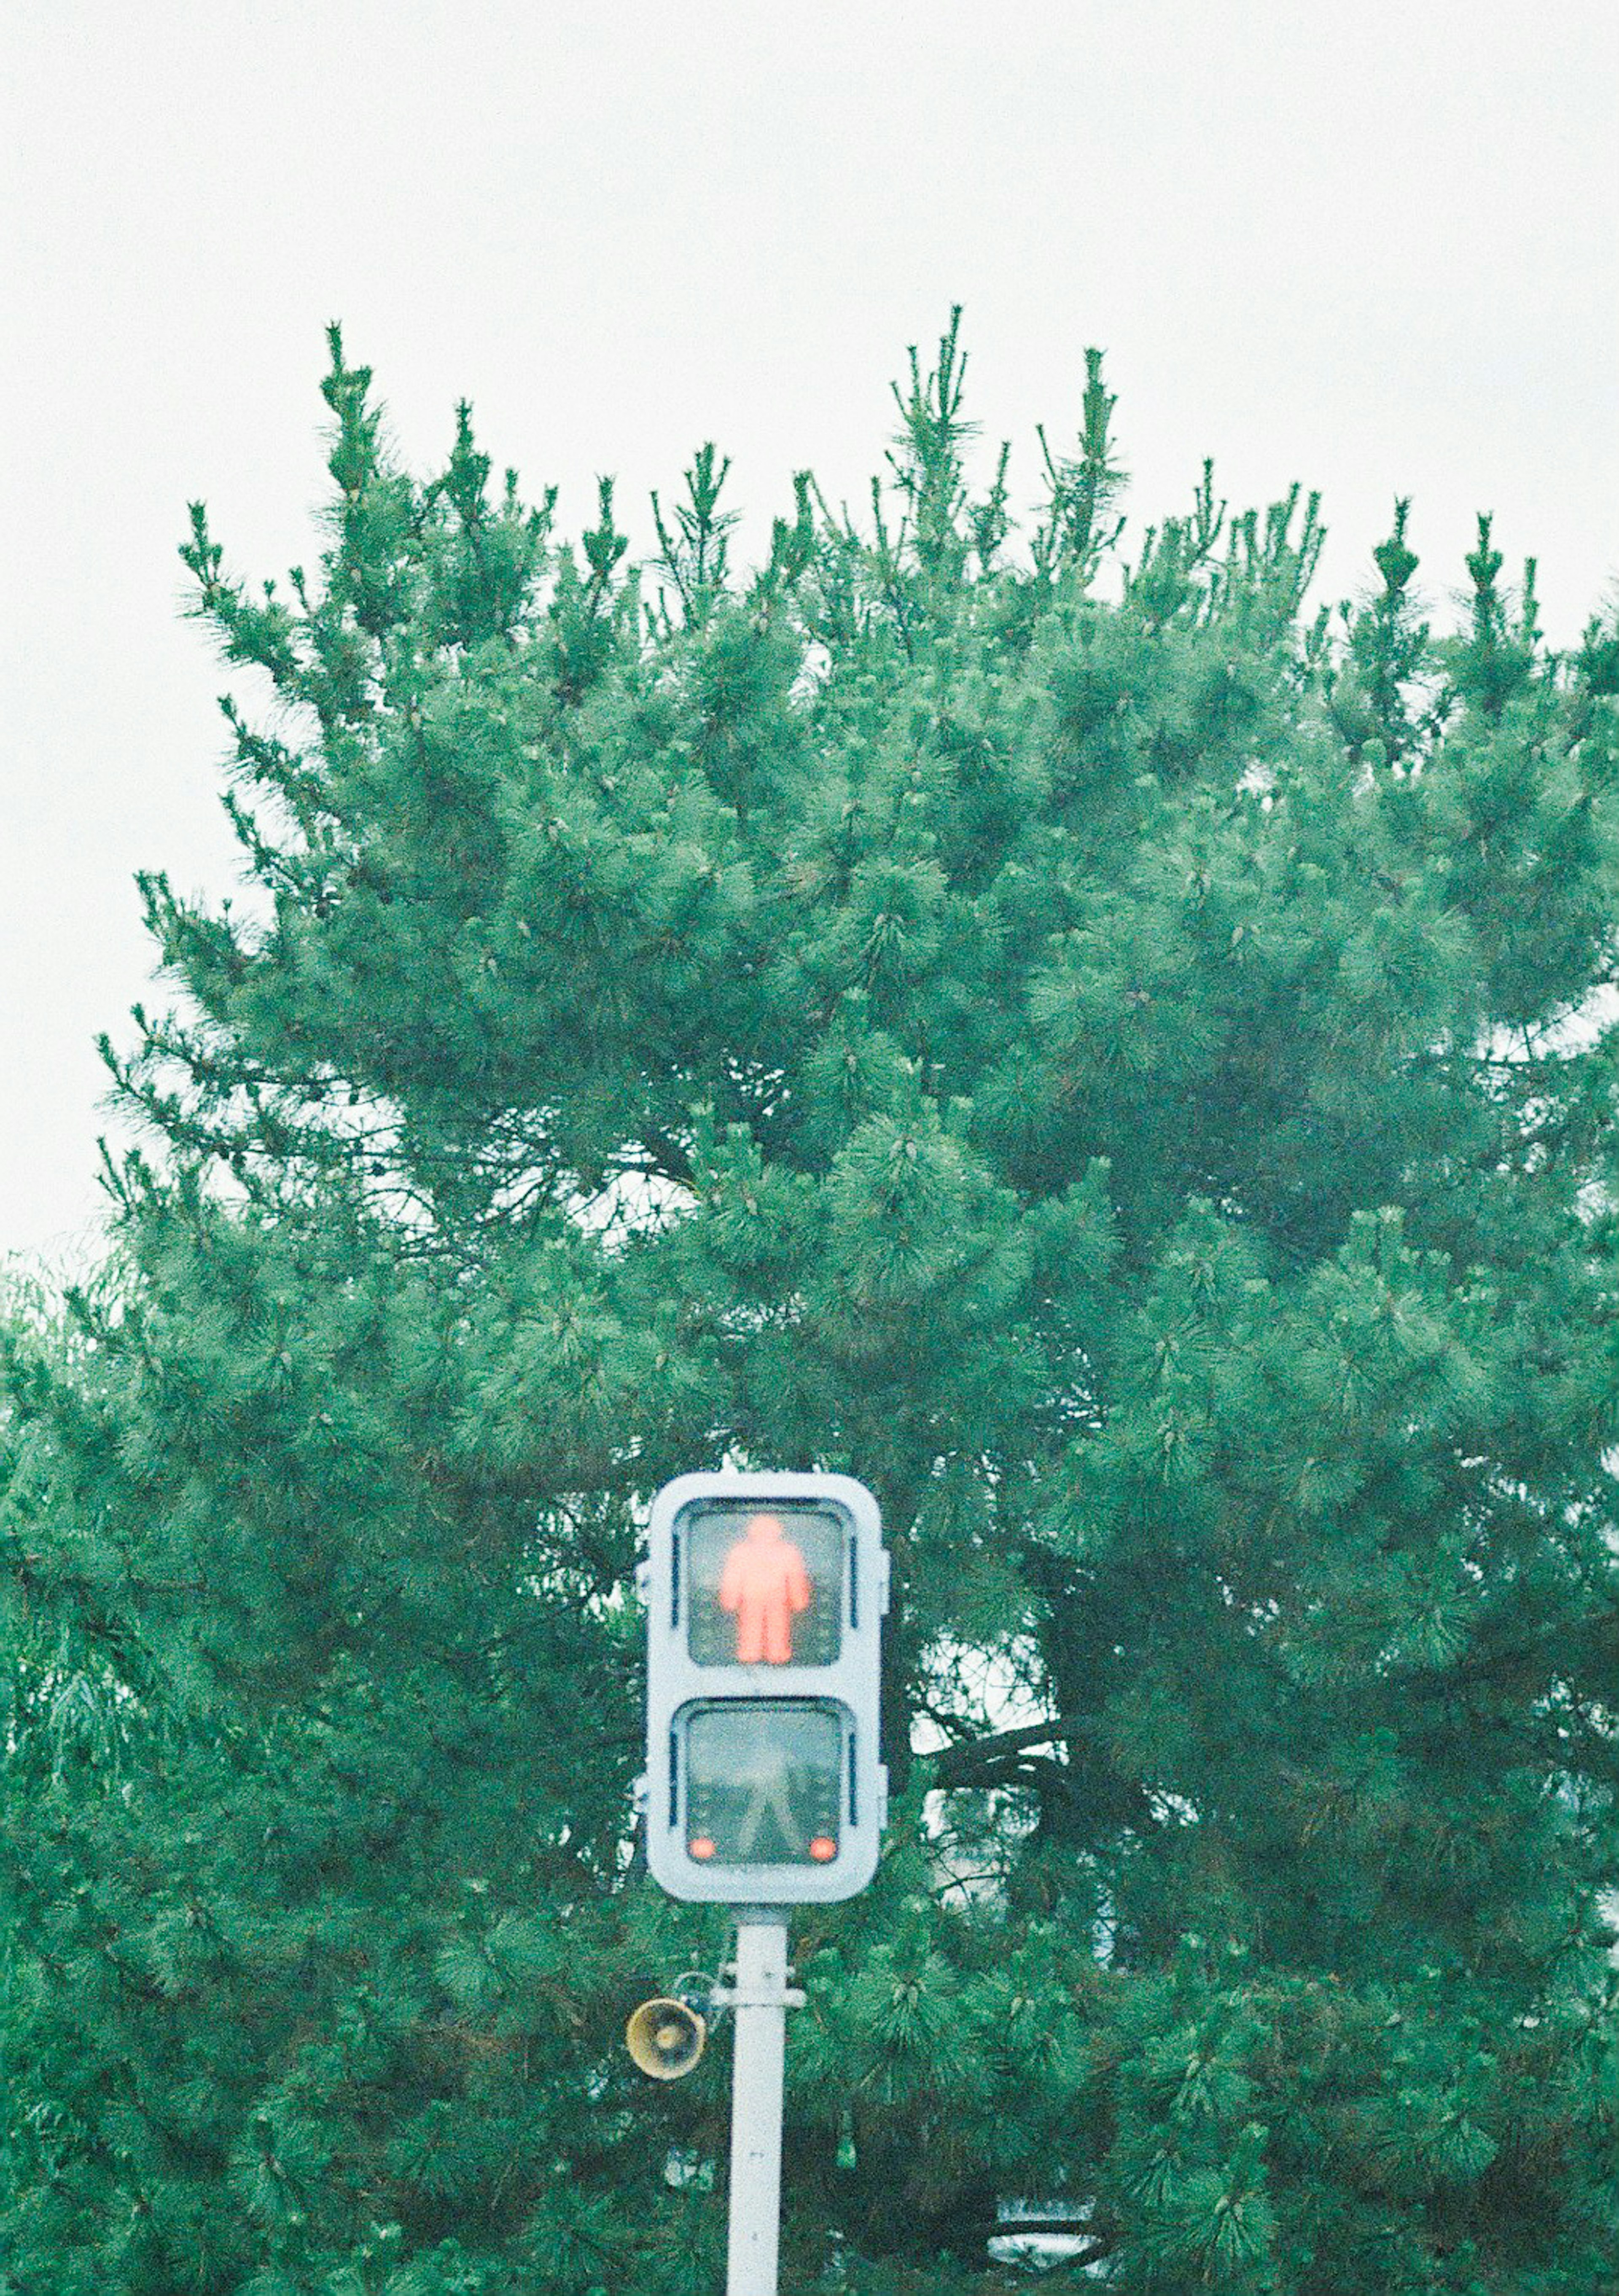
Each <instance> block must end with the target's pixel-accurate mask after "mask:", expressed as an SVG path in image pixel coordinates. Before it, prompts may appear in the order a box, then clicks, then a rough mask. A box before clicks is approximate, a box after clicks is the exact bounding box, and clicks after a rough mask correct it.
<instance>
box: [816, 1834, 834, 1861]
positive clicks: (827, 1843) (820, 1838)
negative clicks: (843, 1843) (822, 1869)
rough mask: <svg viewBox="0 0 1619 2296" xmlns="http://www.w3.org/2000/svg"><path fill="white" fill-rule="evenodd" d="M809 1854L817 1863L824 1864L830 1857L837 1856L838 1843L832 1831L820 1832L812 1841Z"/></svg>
mask: <svg viewBox="0 0 1619 2296" xmlns="http://www.w3.org/2000/svg"><path fill="white" fill-rule="evenodd" d="M809 1854H810V1856H811V1857H813V1858H814V1860H815V1862H816V1864H817V1865H819V1866H824V1865H825V1864H826V1861H827V1859H828V1858H829V1857H837V1855H838V1844H837V1843H836V1842H835V1841H833V1840H832V1837H831V1835H830V1833H818V1834H816V1836H815V1838H814V1841H812V1842H811V1843H810V1846H809Z"/></svg>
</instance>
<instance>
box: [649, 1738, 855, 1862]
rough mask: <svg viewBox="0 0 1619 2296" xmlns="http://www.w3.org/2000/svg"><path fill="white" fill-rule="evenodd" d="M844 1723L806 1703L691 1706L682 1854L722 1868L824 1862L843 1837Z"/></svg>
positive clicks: (846, 1744) (685, 1759) (832, 1855)
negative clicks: (683, 1850)
mask: <svg viewBox="0 0 1619 2296" xmlns="http://www.w3.org/2000/svg"><path fill="white" fill-rule="evenodd" d="M848 1719H849V1718H848V1717H847V1715H846V1710H845V1709H844V1708H842V1707H841V1706H838V1705H836V1704H834V1703H832V1702H830V1701H828V1700H816V1699H809V1698H783V1699H771V1700H769V1701H766V1700H764V1699H760V1700H757V1701H744V1700H740V1699H738V1700H735V1701H730V1700H727V1701H725V1702H724V1703H722V1702H719V1701H717V1700H716V1701H715V1702H714V1703H713V1704H712V1705H697V1706H693V1707H690V1708H688V1709H687V1710H686V1713H685V1716H684V1731H683V1769H684V1773H685V1780H684V1783H685V1792H684V1796H683V1802H684V1810H683V1816H684V1825H685V1842H686V1855H687V1856H688V1857H691V1858H693V1859H694V1860H695V1861H696V1862H697V1863H698V1864H699V1865H708V1864H713V1865H715V1866H825V1865H830V1863H831V1862H832V1861H833V1860H834V1859H835V1858H836V1857H837V1856H838V1848H839V1845H840V1843H841V1841H842V1839H843V1823H844V1813H845V1807H846V1798H847V1792H848V1781H849V1775H850V1770H849V1763H848V1750H849V1748H850V1746H851V1745H852V1743H853V1741H852V1737H851V1735H850V1732H849V1728H848ZM851 1816H852V1813H851Z"/></svg>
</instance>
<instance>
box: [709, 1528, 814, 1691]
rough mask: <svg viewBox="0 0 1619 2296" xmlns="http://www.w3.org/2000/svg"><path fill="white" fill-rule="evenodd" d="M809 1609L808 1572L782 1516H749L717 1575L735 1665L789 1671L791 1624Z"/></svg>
mask: <svg viewBox="0 0 1619 2296" xmlns="http://www.w3.org/2000/svg"><path fill="white" fill-rule="evenodd" d="M809 1606H810V1579H809V1572H808V1571H807V1570H805V1566H804V1557H803V1555H802V1554H800V1553H799V1551H798V1549H797V1546H794V1544H793V1542H792V1540H791V1539H790V1538H789V1537H788V1535H787V1530H786V1528H785V1526H784V1525H783V1523H782V1521H781V1516H780V1515H775V1514H750V1515H749V1516H748V1521H747V1523H746V1525H745V1526H744V1528H743V1531H742V1536H741V1537H740V1538H739V1539H738V1541H737V1543H736V1545H735V1546H733V1547H732V1550H731V1552H730V1554H728V1555H727V1556H726V1557H725V1568H724V1570H723V1571H722V1572H721V1573H720V1608H721V1610H722V1611H733V1612H734V1613H735V1616H736V1655H737V1664H738V1665H739V1666H758V1665H760V1664H761V1663H763V1664H764V1665H765V1666H789V1665H790V1664H791V1663H792V1655H793V1620H795V1619H796V1618H797V1616H798V1614H799V1613H800V1612H801V1611H807V1610H808V1608H809Z"/></svg>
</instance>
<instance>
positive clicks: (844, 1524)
mask: <svg viewBox="0 0 1619 2296" xmlns="http://www.w3.org/2000/svg"><path fill="white" fill-rule="evenodd" d="M887 1579H888V1558H887V1554H885V1553H884V1551H883V1546H882V1527H881V1522H880V1520H879V1515H878V1511H877V1502H876V1500H875V1499H874V1498H873V1497H871V1492H870V1491H868V1490H867V1489H866V1488H865V1487H864V1486H863V1484H861V1483H857V1482H855V1481H854V1480H852V1479H851V1478H850V1477H849V1476H847V1475H819V1474H803V1475H787V1474H759V1475H742V1474H724V1475H682V1476H681V1477H679V1478H678V1480H675V1482H672V1483H667V1484H666V1485H665V1487H664V1488H663V1489H662V1490H661V1491H659V1492H658V1497H657V1498H656V1499H655V1500H654V1501H653V1503H652V1519H651V1526H650V1554H649V1558H648V1562H647V1564H646V1567H645V1572H644V1578H643V1584H644V1587H645V1590H646V1595H647V1605H648V1616H647V1636H648V1639H647V1781H646V1785H647V1801H646V1839H647V1863H648V1865H649V1866H650V1868H651V1871H652V1874H653V1876H654V1878H655V1879H656V1880H657V1881H658V1882H661V1883H662V1885H663V1887H664V1888H665V1889H666V1890H668V1891H669V1893H670V1894H671V1896H673V1897H676V1898H691V1899H695V1900H706V1901H707V1902H709V1903H721V1904H732V1905H770V1906H777V1905H782V1906H785V1905H795V1904H801V1903H804V1902H805V1901H809V1900H825V1899H829V1898H848V1897H853V1896H854V1892H855V1891H856V1890H863V1889H864V1887H865V1886H866V1884H867V1882H870V1880H871V1876H872V1874H874V1873H875V1872H876V1870H877V1852H878V1844H879V1839H880V1836H881V1833H882V1826H883V1821H884V1817H885V1816H886V1814H887V1812H886V1805H887V1774H886V1773H885V1771H884V1769H883V1767H882V1765H881V1762H880V1761H879V1759H878V1732H879V1711H880V1697H881V1639H880V1637H881V1621H882V1617H883V1613H884V1612H885V1611H886V1610H887V1595H888V1586H887Z"/></svg>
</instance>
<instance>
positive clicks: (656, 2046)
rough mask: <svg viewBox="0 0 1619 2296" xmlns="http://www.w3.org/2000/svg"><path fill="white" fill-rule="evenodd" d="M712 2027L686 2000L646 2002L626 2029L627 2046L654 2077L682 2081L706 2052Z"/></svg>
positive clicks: (645, 2071) (642, 2068) (643, 2070)
mask: <svg viewBox="0 0 1619 2296" xmlns="http://www.w3.org/2000/svg"><path fill="white" fill-rule="evenodd" d="M707 2038H708V2027H707V2022H706V2021H705V2020H704V2019H703V2018H701V2017H699V2015H698V2013H697V2012H696V2010H695V2009H688V2008H687V2006H686V2005H685V2003H684V2002H683V2001H669V2000H666V1999H664V1998H662V1997H659V1998H658V1999H657V2000H655V2001H643V2002H642V2005H641V2006H640V2008H639V2009H637V2010H636V2011H635V2012H634V2015H633V2016H632V2017H631V2019H630V2021H629V2023H628V2024H627V2025H626V2027H625V2029H624V2046H625V2047H626V2049H627V2050H628V2051H629V2053H630V2054H631V2056H632V2057H633V2058H634V2061H635V2062H636V2064H637V2065H638V2066H639V2067H640V2068H641V2071H642V2072H643V2073H645V2074H646V2075H647V2077H648V2079H650V2080H679V2079H680V2078H681V2076H682V2075H683V2074H684V2073H689V2072H690V2071H691V2068H692V2066H693V2065H695V2064H696V2062H697V2061H698V2059H699V2057H700V2056H701V2055H702V2054H703V2046H704V2044H705V2043H706V2042H707Z"/></svg>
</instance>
